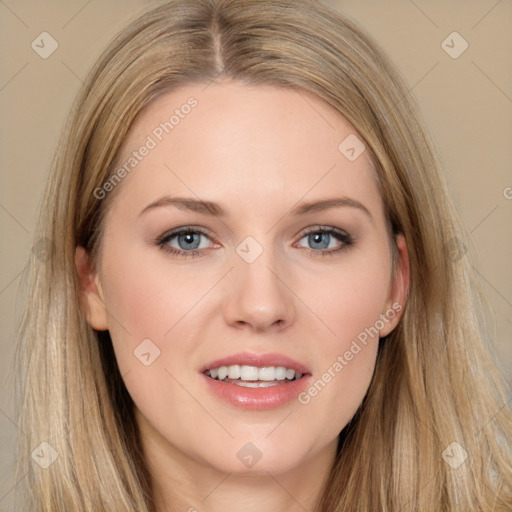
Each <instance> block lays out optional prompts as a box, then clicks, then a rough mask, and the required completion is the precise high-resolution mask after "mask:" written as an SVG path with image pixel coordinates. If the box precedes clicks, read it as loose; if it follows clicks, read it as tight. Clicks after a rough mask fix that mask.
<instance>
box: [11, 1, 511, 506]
mask: <svg viewBox="0 0 512 512" xmlns="http://www.w3.org/2000/svg"><path fill="white" fill-rule="evenodd" d="M224 78H226V79H231V80H236V81H238V82H240V83H242V84H250V85H258V84H261V85H272V86H276V87H285V88H290V89H294V90H297V91H305V92H308V93H312V94H314V95H315V96H316V97H317V98H319V99H320V100H323V101H325V102H326V103H327V104H328V105H329V106H330V107H332V108H333V109H335V110H336V111H337V112H339V113H340V114H341V115H343V116H344V117H345V118H346V119H347V120H348V121H349V122H350V123H351V124H352V126H353V127H354V128H355V129H356V130H357V133H358V136H359V137H360V138H361V139H362V140H363V141H364V143H365V145H366V147H367V149H368V151H369V152H370V154H371V158H372V162H373V165H374V167H375V171H376V175H377V177H378V185H379V189H380V193H381V195H382V198H383V201H384V205H385V212H386V216H387V221H388V225H389V227H390V236H391V237H393V236H394V235H396V234H398V233H401V234H403V235H404V237H405V239H406V242H407V247H408V252H409V264H410V286H409V293H408V297H407V303H406V305H405V308H404V312H403V316H402V318H401V319H400V321H399V324H398V325H397V327H396V328H395V329H394V330H393V331H392V332H391V333H390V334H389V335H388V336H387V337H386V338H382V339H381V340H380V342H379V351H378V355H377V361H376V367H375V372H374V375H373V379H372V381H371V384H370V387H369V389H368V392H367V394H366V396H365V398H364V400H363V401H362V403H361V405H360V407H359V409H358V411H357V413H356V414H355V416H354V417H353V418H352V420H351V421H350V423H349V424H348V425H347V426H346V427H345V428H344V429H343V431H342V432H341V434H340V441H339V447H338V453H337V457H336V460H335V462H334V464H333V467H332V468H331V470H330V473H329V475H328V477H327V479H326V483H325V487H324V488H323V491H322V493H321V495H320V497H319V500H318V504H317V509H316V510H317V511H318V512H337V511H339V512H341V511H351V512H355V511H368V512H377V511H379V512H398V511H401V512H412V511H420V512H425V511H436V512H441V511H464V512H471V511H482V512H489V511H491V510H494V511H505V510H511V509H512V453H511V435H510V434H511V431H512V428H511V426H512V420H511V413H510V409H509V408H508V407H507V406H505V403H506V401H507V395H506V393H507V389H506V386H505V382H504V380H503V378H502V376H501V374H500V372H499V371H498V369H497V365H496V362H495V358H494V357H493V355H492V354H493V352H492V347H493V344H492V340H493V336H492V329H491V327H490V324H491V322H489V321H488V320H487V319H488V318H489V314H488V307H487V306H486V302H485V299H484V297H483V294H482V292H481V291H480V290H479V288H478V284H477V282H476V280H475V277H474V274H473V271H472V269H471V264H470V261H471V254H470V253H468V254H465V255H463V256H461V255H459V256H457V255H455V256H454V251H453V246H455V247H460V246H462V244H464V245H466V246H469V245H470V240H469V238H468V237H467V236H466V234H465V230H464V228H463V227H462V226H463V223H462V222H461V221H460V219H459V217H458V214H457V212H456V209H455V208H454V206H453V205H452V201H451V199H450V196H449V193H448V188H447V185H446V182H445V178H444V175H443V170H442V163H441V159H440V158H439V157H438V156H437V151H436V149H435V147H434V145H433V142H432V141H431V139H430V138H429V135H428V130H427V129H426V126H425V124H424V122H423V121H422V117H421V114H420V111H419V108H418V106H417V105H416V102H415V100H414V98H413V96H412V95H411V94H410V93H409V89H408V86H407V85H406V83H405V82H404V80H403V79H402V78H401V76H400V75H399V73H398V72H397V71H396V68H395V67H394V65H393V64H392V63H391V62H390V61H389V59H388V57H387V56H386V54H385V53H384V52H383V51H382V50H381V49H380V48H379V46H378V45H377V44H376V43H375V42H374V41H373V40H372V39H371V38H370V37H369V36H368V35H366V34H365V33H364V31H363V30H362V29H361V28H360V27H359V26H358V25H357V24H356V23H355V22H353V21H351V20H350V19H348V18H347V17H345V16H344V15H343V14H341V13H340V12H338V11H335V10H333V9H331V8H329V7H327V6H325V5H323V4H322V3H320V2H316V1H313V0H244V1H240V0H169V1H165V2H158V3H157V4H153V5H152V6H150V7H149V8H147V9H146V10H145V11H144V12H143V13H142V14H141V15H139V16H138V17H137V18H135V19H133V20H132V21H131V22H130V23H129V24H128V25H127V26H126V27H125V28H124V29H123V30H122V31H121V32H120V33H119V34H118V35H117V36H115V37H114V38H113V39H112V40H111V41H110V42H109V44H108V46H107V47H106V49H105V50H104V51H103V53H102V54H101V56H100V57H99V59H98V60H97V61H96V63H95V64H94V66H93V67H92V69H91V71H90V72H89V74H88V76H87V79H86V81H85V83H84V84H83V87H82V88H81V90H80V92H79V94H78V97H77V98H76V100H75V103H74V105H73V108H72V110H71V113H70V116H69V118H68V120H67V123H66V126H65V127H64V129H63V132H62V136H61V139H60V141H59V143H58V146H57V148H56V152H55V156H54V159H53V162H52V166H51V170H50V173H49V175H48V179H47V182H46V186H45V190H44V193H43V195H42V199H41V203H40V210H39V216H38V220H37V223H36V227H35V230H34V239H33V244H34V245H37V244H39V245H41V244H43V245H44V251H43V252H41V251H32V252H31V253H30V255H29V258H28V261H27V266H26V270H25V272H24V274H23V281H22V284H23V290H24V293H25V296H26V297H25V308H24V313H23V316H22V319H21V324H20V326H19V329H18V333H19V334H18V338H17V345H16V365H17V375H18V376H19V382H18V387H17V389H18V392H19V418H18V420H19V426H20V429H21V430H22V431H23V434H22V435H20V440H19V464H18V466H19V467H18V478H19V479H20V480H22V482H21V483H20V486H19V488H20V489H23V491H22V492H21V493H20V504H19V508H18V509H17V510H30V511H37V512H50V511H52V512H55V511H59V512H60V511H62V512H64V511H65V512H106V511H110V512H135V511H137V512H149V511H151V512H155V501H154V499H153V494H152V485H151V475H150V474H149V471H148V469H147V464H146V462H145V460H144V457H143V455H142V450H141V444H140V439H139V432H138V429H137V425H136V423H135V420H134V414H133V406H134V404H133V402H132V401H131V398H130V396H129V394H128V392H127V390H126V388H125V387H124V383H123V380H122V378H121V375H120V373H119V369H118V367H117V364H116V360H115V356H114V353H113V350H112V345H111V340H110V336H109V333H108V331H103V332H98V331H95V330H94V329H92V328H91V326H90V325H89V324H88V323H87V321H86V318H85V316H84V313H83V312H82V310H81V308H80V300H79V297H80V293H81V287H80V284H79V279H78V275H77V272H76V268H75V264H74V254H75V248H76V247H77V245H82V246H83V247H85V248H86V249H87V250H88V251H89V252H90V254H91V255H92V256H93V261H95V258H96V255H97V253H98V247H99V245H100V243H101V241H102V233H103V225H104V219H105V213H106V211H107V210H108V205H109V202H110V201H111V197H110V196H109V197H107V198H106V199H105V200H98V198H97V197H96V195H95V194H94V190H95V189H97V188H98V187H102V185H103V184H104V183H105V182H106V180H108V179H109V176H111V175H112V173H113V172H114V170H115V163H116V157H117V156H118V155H119V148H120V146H121V144H122V142H123V141H124V139H125V137H126V134H127V131H128V129H129V128H130V126H131V124H132V122H133V121H134V119H135V117H136V116H137V115H138V113H139V112H141V110H142V109H143V108H144V107H145V106H147V105H148V104H149V103H151V102H152V101H153V100H154V99H155V98H157V97H158V96H160V95H162V94H164V93H166V92H169V91H171V90H173V89H175V88H177V87H179V86H182V85H184V84H188V83H190V84H192V83H205V84H207V83H210V82H212V81H215V80H221V79H224ZM135 172H136V171H135ZM119 186H120V187H122V184H120V185H119ZM454 244H455V245H454ZM43 253H44V257H42V256H41V254H43ZM43 441H44V442H47V443H48V444H49V445H51V447H52V448H53V449H54V450H55V453H56V454H58V458H57V459H56V460H55V462H54V463H53V464H52V465H51V466H50V467H49V468H47V469H42V468H40V467H39V466H38V465H37V464H35V463H34V462H33V461H32V459H31V456H30V455H31V453H32V451H33V450H34V448H35V447H36V446H38V445H39V444H40V443H41V442H43ZM452 443H458V447H457V449H458V450H460V449H462V450H464V452H465V453H466V454H467V459H466V460H465V461H464V463H462V464H460V465H459V466H458V467H452V466H454V465H453V464H452V465H450V464H448V463H447V461H446V453H447V452H446V451H445V450H446V449H447V448H448V450H449V451H448V453H451V452H450V450H451V449H450V448H449V447H450V445H452ZM459 447H460V448H459ZM464 452H460V453H464ZM443 454H444V456H443Z"/></svg>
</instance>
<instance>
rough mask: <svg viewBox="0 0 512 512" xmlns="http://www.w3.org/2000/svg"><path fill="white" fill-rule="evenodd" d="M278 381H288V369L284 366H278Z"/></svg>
mask: <svg viewBox="0 0 512 512" xmlns="http://www.w3.org/2000/svg"><path fill="white" fill-rule="evenodd" d="M276 379H277V380H284V379H286V368H285V367H284V366H278V367H277V368H276Z"/></svg>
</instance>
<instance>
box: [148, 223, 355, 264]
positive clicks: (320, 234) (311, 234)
mask: <svg viewBox="0 0 512 512" xmlns="http://www.w3.org/2000/svg"><path fill="white" fill-rule="evenodd" d="M203 238H206V239H208V240H210V241H211V238H210V236H209V235H208V233H206V232H205V231H203V230H202V229H200V228H192V227H188V226H185V227H182V228H178V229H176V230H174V231H171V232H169V233H165V234H163V235H162V236H161V237H159V238H158V240H157V241H156V245H158V246H159V247H160V248H161V249H162V250H164V251H165V252H167V253H169V254H173V255H176V256H180V257H184V258H188V257H190V258H195V257H196V256H201V255H202V254H203V253H204V252H205V249H207V248H208V243H207V242H206V245H205V244H203V243H202V241H203V240H202V239H203ZM304 239H306V241H307V243H308V244H310V246H311V247H305V248H303V250H306V251H308V252H309V253H310V254H311V255H313V256H327V255H334V254H336V253H339V252H340V251H342V250H344V249H347V248H349V247H351V246H352V245H354V241H355V239H354V237H352V236H351V235H349V234H348V233H346V232H345V231H342V230H340V229H337V228H334V227H329V226H327V227H323V226H317V227H315V228H313V229H311V230H310V231H308V232H306V233H304V234H303V235H302V238H301V239H300V240H299V242H300V241H302V240H304ZM174 240H176V242H174V243H175V244H177V245H178V247H176V246H175V245H173V244H172V243H171V242H173V241H174ZM336 240H337V242H338V243H337V244H336V243H335V244H334V247H333V246H332V243H333V242H336ZM294 247H296V245H294Z"/></svg>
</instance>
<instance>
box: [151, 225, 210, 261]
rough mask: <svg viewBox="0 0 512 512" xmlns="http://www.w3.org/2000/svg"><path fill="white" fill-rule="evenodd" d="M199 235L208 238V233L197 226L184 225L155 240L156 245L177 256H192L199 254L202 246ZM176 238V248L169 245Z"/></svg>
mask: <svg viewBox="0 0 512 512" xmlns="http://www.w3.org/2000/svg"><path fill="white" fill-rule="evenodd" d="M201 237H206V238H209V236H208V234H207V233H206V232H204V231H203V230H201V229H198V228H190V227H184V228H180V229H177V230H175V231H171V232H170V233H166V234H164V235H163V236H162V237H160V238H159V239H158V240H157V245H158V246H159V247H160V248H161V249H163V250H164V251H166V252H168V253H170V254H175V255H178V256H184V257H185V258H186V257H189V256H190V257H192V258H194V257H195V256H198V255H199V254H201V252H202V249H205V247H204V246H202V247H200V246H201ZM174 239H176V241H177V243H178V248H176V247H173V246H172V245H170V242H171V241H172V240H174Z"/></svg>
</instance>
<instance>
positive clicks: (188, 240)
mask: <svg viewBox="0 0 512 512" xmlns="http://www.w3.org/2000/svg"><path fill="white" fill-rule="evenodd" d="M194 237H196V240H195V242H196V245H195V246H194V247H192V249H197V246H198V245H199V244H198V243H197V242H198V241H199V240H198V238H199V234H198V233H186V234H185V235H181V236H180V237H179V238H180V241H181V240H184V241H185V243H186V244H192V243H194ZM180 245H181V244H180ZM190 248H191V247H190V245H189V247H188V249H190Z"/></svg>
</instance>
